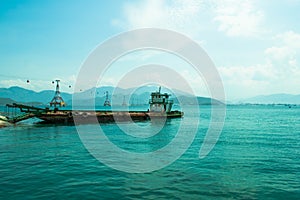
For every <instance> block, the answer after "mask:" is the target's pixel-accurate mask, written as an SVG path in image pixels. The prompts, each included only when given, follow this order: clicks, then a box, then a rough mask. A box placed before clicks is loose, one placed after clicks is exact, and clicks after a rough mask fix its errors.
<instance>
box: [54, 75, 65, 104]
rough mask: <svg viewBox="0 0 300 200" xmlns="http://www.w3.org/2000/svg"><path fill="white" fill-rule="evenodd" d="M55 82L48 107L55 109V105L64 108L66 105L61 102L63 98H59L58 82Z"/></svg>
mask: <svg viewBox="0 0 300 200" xmlns="http://www.w3.org/2000/svg"><path fill="white" fill-rule="evenodd" d="M55 81H56V90H55V94H54V97H53V99H52V100H51V102H50V106H54V107H55V108H56V106H57V105H59V106H60V107H61V106H65V105H66V103H65V101H64V100H63V98H62V97H61V96H60V91H59V82H60V80H55Z"/></svg>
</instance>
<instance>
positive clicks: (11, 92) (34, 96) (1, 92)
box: [0, 86, 72, 104]
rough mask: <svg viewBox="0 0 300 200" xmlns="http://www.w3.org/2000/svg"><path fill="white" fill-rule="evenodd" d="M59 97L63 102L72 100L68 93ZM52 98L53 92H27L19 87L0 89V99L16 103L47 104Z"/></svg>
mask: <svg viewBox="0 0 300 200" xmlns="http://www.w3.org/2000/svg"><path fill="white" fill-rule="evenodd" d="M61 95H62V96H63V97H64V99H65V100H69V99H71V98H72V95H71V94H69V93H64V92H62V93H61ZM53 96H54V91H52V90H44V91H41V92H35V91H33V90H27V89H24V88H21V87H16V86H15V87H10V88H0V98H11V99H13V100H14V101H16V102H24V103H25V102H40V103H43V104H47V103H49V102H50V101H51V99H52V98H53Z"/></svg>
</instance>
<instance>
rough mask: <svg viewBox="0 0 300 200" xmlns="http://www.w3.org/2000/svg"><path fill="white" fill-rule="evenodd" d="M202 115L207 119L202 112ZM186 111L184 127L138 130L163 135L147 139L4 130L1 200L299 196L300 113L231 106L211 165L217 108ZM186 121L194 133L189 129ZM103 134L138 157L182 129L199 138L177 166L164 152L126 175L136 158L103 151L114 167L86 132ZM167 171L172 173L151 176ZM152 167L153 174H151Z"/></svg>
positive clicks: (63, 130)
mask: <svg viewBox="0 0 300 200" xmlns="http://www.w3.org/2000/svg"><path fill="white" fill-rule="evenodd" d="M198 108H199V113H197V112H194V110H195V109H198ZM183 111H184V112H185V116H184V117H183V118H182V119H171V120H167V121H166V122H165V123H164V124H163V126H161V124H159V125H157V124H155V123H153V122H151V121H147V122H136V124H135V125H136V127H135V128H134V130H135V131H136V130H137V129H139V127H140V128H141V130H143V131H141V132H140V134H142V133H144V132H145V134H149V133H151V132H157V133H156V134H154V135H150V136H149V135H145V137H143V136H141V135H131V134H130V133H129V134H128V133H127V132H128V130H129V131H130V130H131V129H130V128H128V126H130V124H126V123H125V124H123V128H120V126H119V125H118V124H115V123H111V124H101V125H99V124H81V125H78V126H79V127H77V126H71V125H49V124H48V125H47V124H40V123H38V120H37V119H29V120H26V121H24V122H20V123H18V124H17V125H14V126H10V127H5V128H1V129H0V199H299V198H300V106H297V105H292V106H286V105H227V106H226V118H225V123H224V127H223V130H222V132H221V134H220V136H219V138H218V140H217V142H216V144H215V146H214V147H213V148H212V150H211V151H210V152H209V154H208V155H206V156H205V157H204V158H199V150H200V148H201V145H202V144H203V142H204V138H205V136H206V134H207V130H208V128H209V124H210V119H211V106H200V107H196V106H188V107H187V108H185V109H184V110H183ZM182 123H185V124H187V126H184V127H183V128H182V129H180V124H182ZM195 125H197V126H196V129H195V130H196V132H195V134H194V135H193V134H191V132H192V130H193V129H192V127H195ZM124 126H125V129H126V127H127V128H128V129H126V130H125V131H124ZM158 126H161V129H159V131H157V130H158V129H157V127H158ZM99 127H100V128H101V130H102V134H104V135H105V136H106V138H107V139H108V141H110V144H112V145H114V146H116V147H118V148H119V149H121V151H120V152H121V153H124V152H127V153H128V152H129V153H136V154H138V155H146V154H149V153H153V152H157V151H159V150H160V149H163V148H164V147H165V146H167V145H169V144H170V143H172V141H173V140H175V139H176V137H178V130H179V129H180V132H181V134H184V135H187V136H191V137H193V138H189V139H190V141H191V143H190V145H187V146H184V148H185V149H182V148H183V146H181V142H182V143H185V142H188V141H185V140H182V141H179V142H177V143H175V144H177V146H176V145H174V146H173V149H174V154H177V153H178V151H176V150H182V154H180V155H178V156H177V157H176V159H174V160H173V161H171V162H170V163H168V162H167V161H168V160H170V158H171V157H172V156H174V155H173V154H172V151H171V152H168V153H164V152H163V151H161V152H160V153H161V154H160V155H159V156H160V159H159V160H157V159H155V157H149V160H147V161H145V162H144V163H143V164H142V165H141V163H137V165H136V166H135V167H141V170H140V171H139V170H137V171H136V173H135V172H134V171H133V172H132V171H131V172H128V171H126V170H123V169H128V167H130V165H128V163H129V162H131V161H132V160H128V162H126V161H125V162H124V159H133V160H134V156H133V157H132V156H129V157H123V159H120V156H118V155H117V154H116V152H113V151H114V149H113V148H112V149H111V153H107V148H106V147H104V146H102V145H105V142H107V141H105V142H103V141H95V143H94V145H97V150H98V151H100V154H99V155H103V154H101V149H103V152H105V155H106V158H108V159H109V161H110V162H109V163H107V162H106V161H107V160H106V161H103V160H101V158H100V159H99V157H97V155H96V156H95V154H93V153H91V150H90V149H88V148H87V146H86V145H85V143H84V142H83V141H82V134H84V133H85V132H86V133H87V134H94V135H97V134H100V133H99V130H100V129H99ZM78 128H79V129H80V132H81V133H80V134H79V133H78ZM132 130H133V129H132ZM126 131H127V132H126ZM124 132H126V133H124ZM183 138H184V137H183ZM130 155H132V154H130ZM133 155H135V154H133ZM153 155H154V154H153ZM152 159H153V160H154V161H153V160H152ZM152 161H153V162H152ZM112 163H113V164H117V165H118V166H119V167H120V168H114V167H112V166H113V165H111V164H112ZM162 163H163V164H164V165H165V166H162V167H160V168H155V167H153V171H152V170H151V169H152V168H151V167H152V165H153V166H156V164H158V165H159V164H162ZM143 166H144V167H145V169H146V168H147V169H150V170H149V171H147V172H143V171H142V167H143ZM126 167H127V168H126ZM149 167H150V168H149ZM135 169H139V168H135Z"/></svg>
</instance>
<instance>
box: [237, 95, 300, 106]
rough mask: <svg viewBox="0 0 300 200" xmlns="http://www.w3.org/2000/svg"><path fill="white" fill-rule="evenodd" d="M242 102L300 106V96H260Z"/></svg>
mask: <svg viewBox="0 0 300 200" xmlns="http://www.w3.org/2000/svg"><path fill="white" fill-rule="evenodd" d="M240 102H241V103H251V104H300V95H292V94H272V95H260V96H255V97H252V98H248V99H243V100H241V101H240Z"/></svg>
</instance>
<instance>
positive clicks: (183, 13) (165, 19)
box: [111, 0, 209, 37]
mask: <svg viewBox="0 0 300 200" xmlns="http://www.w3.org/2000/svg"><path fill="white" fill-rule="evenodd" d="M208 7H209V3H207V1H200V0H198V1H197V0H176V1H163V0H144V1H139V2H138V3H127V4H125V6H124V10H123V12H124V17H125V19H124V21H122V20H116V19H114V20H112V22H111V23H112V25H114V26H119V27H121V28H125V29H135V28H146V27H147V28H149V27H151V28H152V27H155V28H167V29H171V30H174V31H180V32H182V33H185V34H187V35H189V36H191V37H193V36H195V35H197V34H198V33H199V31H200V30H203V29H205V28H207V27H206V26H205V23H203V22H206V23H207V21H208V20H204V19H203V17H204V16H205V14H207V11H208Z"/></svg>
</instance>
